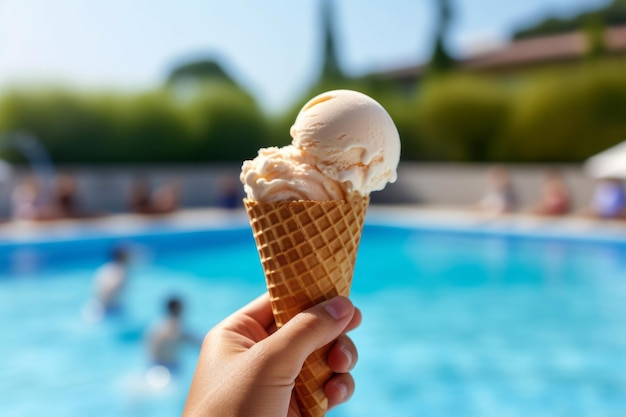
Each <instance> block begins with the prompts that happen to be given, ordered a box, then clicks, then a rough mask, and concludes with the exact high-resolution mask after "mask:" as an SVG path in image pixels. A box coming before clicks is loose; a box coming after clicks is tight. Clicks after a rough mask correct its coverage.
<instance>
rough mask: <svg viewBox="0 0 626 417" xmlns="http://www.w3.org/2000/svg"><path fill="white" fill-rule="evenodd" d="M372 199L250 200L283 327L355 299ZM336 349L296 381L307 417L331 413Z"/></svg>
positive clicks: (315, 358)
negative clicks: (320, 307) (335, 301)
mask: <svg viewBox="0 0 626 417" xmlns="http://www.w3.org/2000/svg"><path fill="white" fill-rule="evenodd" d="M368 203H369V197H365V198H360V199H355V200H352V201H324V202H318V201H292V202H277V203H259V202H255V201H251V200H248V199H244V204H245V206H246V210H247V212H248V215H249V217H250V225H251V226H252V230H253V233H254V238H255V241H256V245H257V249H258V252H259V256H260V258H261V264H262V265H263V270H264V272H265V279H266V283H267V288H268V290H269V294H270V302H271V304H272V310H273V313H274V318H275V320H276V325H277V327H279V328H280V327H281V326H282V325H284V324H285V323H286V322H287V321H289V319H291V318H292V317H293V316H295V315H296V314H298V313H300V312H301V311H303V310H306V309H307V308H309V307H312V306H314V305H316V304H318V303H320V302H322V301H324V300H327V299H330V298H332V297H334V296H336V295H343V296H346V297H347V296H349V295H350V287H351V285H352V274H353V271H354V265H355V262H356V254H357V250H358V247H359V241H360V239H361V232H362V230H363V222H364V219H365V212H366V210H367V205H368ZM329 349H330V345H328V346H325V347H323V348H321V349H319V350H317V351H316V352H314V353H313V354H312V355H311V356H309V358H308V359H307V360H306V362H305V364H304V366H303V368H302V371H301V372H300V375H299V376H298V378H297V380H296V397H297V399H298V404H299V406H300V411H301V412H302V415H303V416H304V417H321V416H323V415H324V414H325V413H326V411H327V409H328V401H327V399H326V395H325V393H324V385H325V384H326V382H327V381H328V379H329V378H330V377H331V376H332V372H331V370H330V369H329V368H328V364H327V355H328V350H329Z"/></svg>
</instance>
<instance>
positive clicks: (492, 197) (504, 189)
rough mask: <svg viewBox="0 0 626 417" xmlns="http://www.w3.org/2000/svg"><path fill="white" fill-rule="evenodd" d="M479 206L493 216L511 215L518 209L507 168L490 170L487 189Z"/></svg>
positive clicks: (498, 167)
mask: <svg viewBox="0 0 626 417" xmlns="http://www.w3.org/2000/svg"><path fill="white" fill-rule="evenodd" d="M478 206H479V208H480V209H481V210H484V211H486V212H489V213H492V214H504V213H511V212H513V211H515V210H516V209H517V195H516V193H515V190H514V188H513V184H512V182H511V177H510V175H509V172H508V170H507V169H506V168H504V167H501V166H494V167H491V168H490V169H489V173H488V184H487V189H486V191H485V194H484V195H483V196H482V198H481V199H480V202H479V203H478Z"/></svg>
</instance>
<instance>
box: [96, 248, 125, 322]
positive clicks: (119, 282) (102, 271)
mask: <svg viewBox="0 0 626 417" xmlns="http://www.w3.org/2000/svg"><path fill="white" fill-rule="evenodd" d="M129 261H130V253H129V251H128V249H126V248H124V247H121V246H117V247H115V248H113V249H112V250H111V254H110V259H109V261H108V262H107V263H105V264H104V265H102V266H101V267H100V268H98V270H97V271H96V273H95V278H94V292H95V297H96V302H97V307H98V308H99V309H100V312H101V315H103V316H106V315H114V314H117V313H120V312H121V311H122V303H121V298H122V293H123V290H124V287H125V286H126V282H127V280H128V263H129Z"/></svg>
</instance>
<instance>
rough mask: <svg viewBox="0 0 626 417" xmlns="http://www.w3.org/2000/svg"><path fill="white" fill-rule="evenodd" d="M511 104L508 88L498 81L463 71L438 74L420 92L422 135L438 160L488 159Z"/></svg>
mask: <svg viewBox="0 0 626 417" xmlns="http://www.w3.org/2000/svg"><path fill="white" fill-rule="evenodd" d="M508 107H509V97H508V91H507V90H506V89H505V88H504V87H503V86H502V85H500V84H499V83H494V82H492V81H489V80H486V79H483V78H480V77H475V76H474V77H472V76H468V75H463V74H460V75H459V74H455V75H450V76H445V77H437V78H436V79H433V80H432V81H430V82H429V83H428V84H426V85H425V86H424V87H423V88H422V90H421V91H420V94H419V101H418V104H417V109H416V122H417V126H418V131H419V135H420V137H423V138H425V140H427V143H426V147H427V149H429V150H430V152H431V153H432V154H433V155H434V156H436V157H438V159H444V160H461V161H487V160H489V158H490V156H491V155H490V152H491V149H492V148H493V146H494V143H495V142H496V141H497V140H498V137H499V134H500V131H501V130H502V124H503V121H504V120H505V118H506V116H507V113H508Z"/></svg>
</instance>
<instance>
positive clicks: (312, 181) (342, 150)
mask: <svg viewBox="0 0 626 417" xmlns="http://www.w3.org/2000/svg"><path fill="white" fill-rule="evenodd" d="M290 133H291V136H292V138H293V140H292V144H291V145H289V146H285V147H283V148H267V149H261V150H259V154H258V156H257V157H256V158H255V159H254V160H251V161H245V162H244V164H243V167H242V173H241V181H242V182H243V184H244V189H245V191H246V194H247V197H248V199H250V200H253V201H259V202H276V201H294V200H295V201H298V200H314V201H328V200H347V199H351V198H353V197H355V196H357V197H358V196H360V197H365V196H368V195H369V194H370V193H371V192H372V191H377V190H382V189H383V188H384V187H385V185H386V184H387V183H388V182H394V181H395V180H396V178H397V174H396V168H397V166H398V162H399V159H400V137H399V135H398V130H397V129H396V126H395V124H394V123H393V120H392V119H391V117H390V116H389V114H388V113H387V111H386V110H385V109H384V108H383V107H382V106H381V105H380V104H379V103H378V102H376V101H375V100H374V99H372V98H370V97H368V96H367V95H365V94H363V93H359V92H357V91H351V90H334V91H328V92H326V93H322V94H320V95H318V96H316V97H314V98H312V99H311V100H309V101H308V102H307V103H306V104H305V105H304V107H302V109H301V110H300V113H299V114H298V116H297V118H296V121H295V123H294V124H293V126H292V127H291V132H290Z"/></svg>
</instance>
